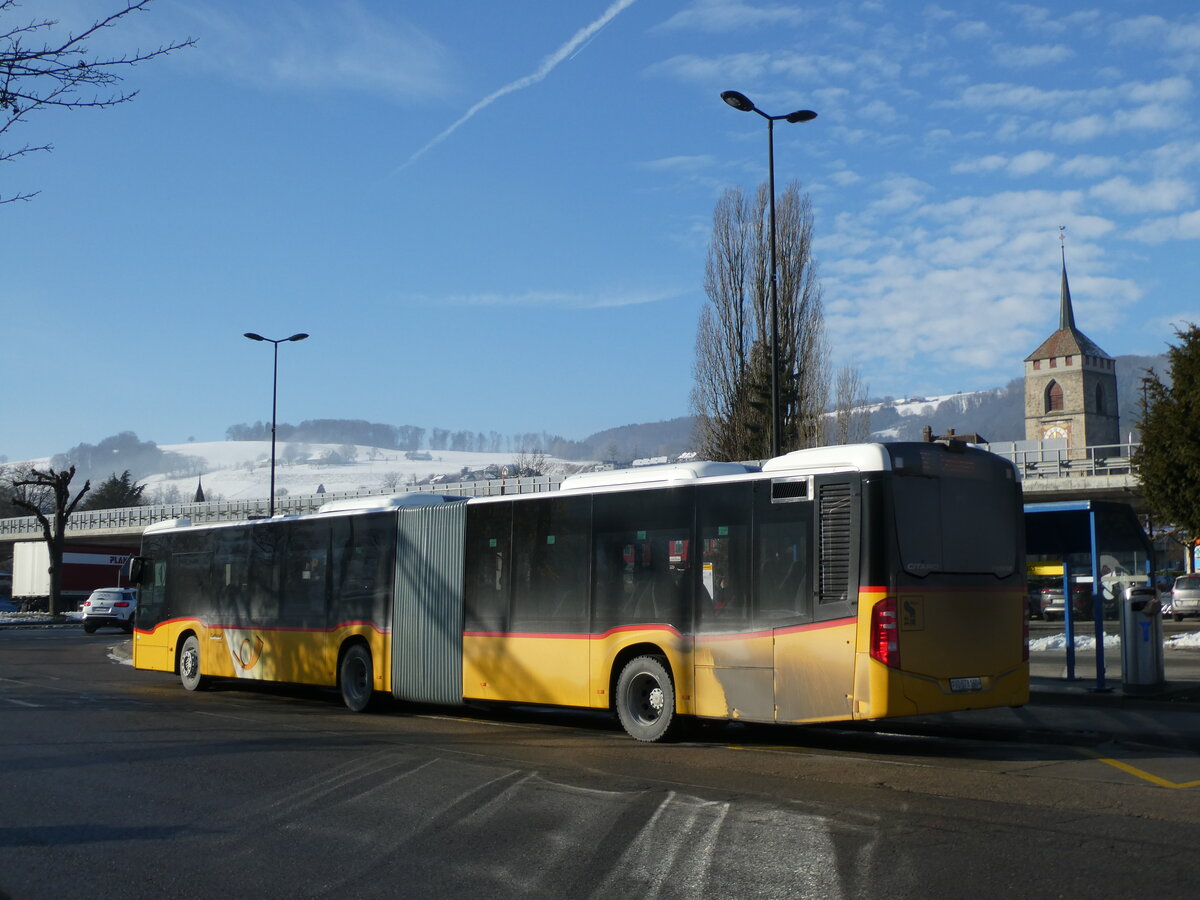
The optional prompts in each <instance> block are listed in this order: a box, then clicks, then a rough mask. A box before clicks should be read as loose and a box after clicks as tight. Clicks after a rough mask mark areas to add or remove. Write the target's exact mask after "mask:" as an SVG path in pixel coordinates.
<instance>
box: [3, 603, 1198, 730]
mask: <svg viewBox="0 0 1200 900" xmlns="http://www.w3.org/2000/svg"><path fill="white" fill-rule="evenodd" d="M17 627H20V626H17ZM26 627H29V626H26ZM33 627H37V626H33ZM41 627H59V628H69V627H78V626H72V625H59V626H41ZM105 633H107V632H103V631H102V632H100V633H99V634H100V635H101V636H102V635H104V634H105ZM111 635H112V638H113V643H112V645H111V656H112V657H113V659H114V660H117V661H127V660H129V658H130V654H131V652H132V643H131V641H130V639H129V638H128V637H126V636H125V635H123V634H121V633H119V632H117V631H115V630H114V631H112V632H111ZM1163 659H1164V669H1165V673H1166V678H1165V681H1164V683H1162V684H1160V685H1128V686H1127V685H1125V684H1123V682H1122V681H1121V672H1120V664H1121V652H1120V650H1119V649H1109V650H1106V652H1105V672H1104V678H1103V681H1101V680H1100V679H1098V678H1097V674H1096V667H1095V653H1094V652H1080V651H1077V652H1076V654H1075V666H1074V675H1075V677H1074V678H1068V677H1066V676H1067V674H1068V670H1067V667H1066V653H1065V651H1064V650H1053V651H1043V652H1035V653H1031V654H1030V672H1031V675H1030V700H1029V703H1028V704H1026V705H1025V706H1022V707H1019V708H1001V709H981V710H969V711H966V712H961V713H948V714H939V715H934V716H916V717H911V718H905V719H894V720H889V722H890V723H894V724H895V725H896V726H897V727H902V728H904V729H905V730H909V731H919V732H927V733H943V732H947V733H948V732H953V733H954V734H955V735H956V736H958V737H966V738H975V739H980V740H1014V739H1021V740H1036V741H1044V742H1050V743H1058V742H1071V743H1079V742H1081V741H1082V742H1084V743H1088V742H1092V743H1095V744H1096V745H1100V744H1103V743H1105V742H1109V741H1119V742H1125V743H1129V742H1134V743H1137V742H1144V743H1148V744H1153V745H1155V746H1159V747H1163V746H1169V747H1175V748H1176V749H1179V750H1182V751H1186V752H1191V753H1200V649H1194V650H1193V649H1182V650H1180V649H1172V650H1168V651H1165V652H1164V654H1163ZM877 724H879V723H877Z"/></svg>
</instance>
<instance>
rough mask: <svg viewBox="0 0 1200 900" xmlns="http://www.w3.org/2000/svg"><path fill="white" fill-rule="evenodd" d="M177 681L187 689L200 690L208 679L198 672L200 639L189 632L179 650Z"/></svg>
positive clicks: (206, 684) (206, 683) (206, 685)
mask: <svg viewBox="0 0 1200 900" xmlns="http://www.w3.org/2000/svg"><path fill="white" fill-rule="evenodd" d="M179 681H180V683H181V684H183V686H184V688H185V689H186V690H189V691H202V690H204V689H205V688H206V687H208V679H207V678H205V677H204V676H203V675H201V674H200V639H199V638H197V637H196V636H195V635H194V634H189V635H188V636H187V640H185V641H184V642H183V649H182V650H180V651H179Z"/></svg>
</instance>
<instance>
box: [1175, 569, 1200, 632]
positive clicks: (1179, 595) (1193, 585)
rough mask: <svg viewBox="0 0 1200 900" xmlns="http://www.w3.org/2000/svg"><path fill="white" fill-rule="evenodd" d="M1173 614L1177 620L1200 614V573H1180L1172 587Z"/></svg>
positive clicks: (1180, 620)
mask: <svg viewBox="0 0 1200 900" xmlns="http://www.w3.org/2000/svg"><path fill="white" fill-rule="evenodd" d="M1171 615H1173V616H1174V617H1175V621H1176V622H1182V621H1183V617H1184V616H1200V575H1180V576H1179V577H1178V578H1176V579H1175V587H1173V588H1172V589H1171Z"/></svg>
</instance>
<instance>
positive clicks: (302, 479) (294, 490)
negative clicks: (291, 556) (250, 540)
mask: <svg viewBox="0 0 1200 900" xmlns="http://www.w3.org/2000/svg"><path fill="white" fill-rule="evenodd" d="M161 449H162V450H165V451H167V452H169V453H175V454H180V455H181V456H186V457H188V458H189V465H188V466H187V467H186V470H185V471H180V470H176V471H173V472H169V473H168V472H164V473H158V474H154V475H146V476H142V477H141V478H140V479H139V482H140V483H143V484H145V485H146V491H145V496H146V497H147V498H148V499H150V500H151V501H152V502H154V501H156V500H157V501H163V502H177V501H188V500H191V499H192V498H193V497H194V496H195V494H196V488H197V486H198V485H199V484H203V487H204V494H205V497H206V498H207V499H210V500H211V499H214V498H216V497H220V498H222V499H225V500H250V499H256V498H260V497H266V496H267V494H268V491H269V485H270V478H271V468H270V460H271V442H270V441H213V442H208V443H192V444H169V445H164V446H162V447H161ZM298 450H303V452H302V453H298V452H296V451H298ZM348 450H349V448H347V447H346V446H345V445H337V444H304V445H303V446H302V447H300V446H296V447H291V446H289V445H288V444H287V443H283V442H281V443H279V444H277V445H276V448H275V456H276V464H275V492H276V495H277V496H280V495H282V493H283V492H284V491H286V492H287V494H315V493H317V492H318V490H319V489H320V488H321V487H323V488H324V490H325V492H327V493H331V494H332V493H338V492H340V491H357V490H379V489H383V488H394V489H397V490H403V485H405V484H413V483H416V482H421V481H427V480H430V479H433V478H436V477H439V476H446V477H447V480H449V481H458V480H460V477H461V474H462V473H463V472H464V470H466V471H467V472H481V471H484V470H486V469H487V468H488V467H489V466H494V467H495V468H496V469H502V468H503V467H505V466H512V465H513V464H514V462H516V460H514V457H513V454H511V453H473V452H461V451H453V450H435V451H431V452H429V453H428V454H421V455H422V456H424V455H428V456H429V457H430V458H429V459H410V458H408V457H407V456H406V455H405V453H404V452H403V451H400V450H381V449H379V448H377V447H361V446H356V447H354V448H353V450H352V451H351V452H347V451H348ZM346 457H350V458H349V459H346ZM326 459H341V460H342V461H341V462H328V461H323V460H326ZM583 465H586V464H581V463H578V462H570V463H569V462H565V461H563V460H559V459H549V458H548V459H545V460H544V461H543V465H542V466H541V468H542V472H543V474H567V473H570V472H575V471H578V470H579V469H580V468H581V467H582V466H583Z"/></svg>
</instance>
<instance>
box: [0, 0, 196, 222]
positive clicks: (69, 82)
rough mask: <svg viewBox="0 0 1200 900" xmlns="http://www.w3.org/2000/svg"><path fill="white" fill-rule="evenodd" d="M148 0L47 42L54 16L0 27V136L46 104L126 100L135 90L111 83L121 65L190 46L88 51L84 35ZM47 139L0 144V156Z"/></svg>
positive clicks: (8, 1)
mask: <svg viewBox="0 0 1200 900" xmlns="http://www.w3.org/2000/svg"><path fill="white" fill-rule="evenodd" d="M152 2H153V0H137V2H132V0H126V4H125V6H124V8H122V9H119V10H117V11H116V12H114V13H112V14H110V15H108V16H106V17H104V18H102V19H98V20H96V21H95V22H93V23H92V24H91V25H90V26H89V27H88V28H86V29H84V30H83V31H82V32H80V33H79V34H73V33H68V34H67V36H66V37H65V38H64V39H61V40H56V41H54V42H53V43H50V42H47V40H45V39H43V41H42V43H41V44H36V43H31V41H37V40H38V39H39V38H49V37H51V36H52V34H53V32H54V29H55V28H56V27H57V26H58V24H59V22H58V20H56V19H39V20H34V21H31V22H29V23H27V24H23V25H15V26H11V27H8V28H7V30H5V31H3V32H0V137H3V136H4V135H6V134H7V133H8V131H9V130H10V129H12V128H14V127H15V126H16V125H17V124H18V123H25V122H26V120H27V118H28V116H29V115H30V114H31V113H33V112H36V111H38V110H41V109H45V108H47V107H59V108H61V109H105V108H107V107H110V106H116V105H118V104H121V103H127V102H129V101H130V100H132V99H133V98H134V97H136V96H137V93H138V92H137V91H129V92H122V91H120V90H118V89H117V88H116V85H118V84H119V83H120V82H121V81H122V80H123V79H124V76H123V75H122V74H121V73H122V70H123V69H124V68H126V67H129V66H135V65H137V64H138V63H141V62H146V61H147V60H151V59H155V58H157V57H160V56H165V55H166V54H168V53H171V52H173V51H175V50H180V49H182V48H184V47H190V46H192V45H193V44H194V43H195V41H193V40H192V39H190V38H188V39H187V40H184V41H177V42H174V43H170V44H163V45H161V46H159V47H157V48H155V49H153V50H145V51H143V50H140V49H138V50H135V51H133V52H132V53H127V54H124V55H121V56H108V57H92V56H91V55H90V54H89V51H88V48H87V44H86V41H87V40H88V39H89V38H91V37H94V36H95V35H96V34H97V33H98V32H100V31H102V30H103V29H105V28H112V27H114V26H116V25H117V24H119V23H120V22H121V20H122V19H124V18H125V17H126V16H128V15H130V14H131V13H135V12H144V11H145V9H146V7H147V6H149V5H150V3H152ZM16 8H17V3H16V0H0V17H3V16H6V15H12V14H13V13H14V11H15V9H16ZM51 149H52V146H51V145H50V144H41V145H35V144H26V145H25V146H23V147H19V148H17V149H15V150H5V149H4V148H2V147H0V162H11V161H12V160H14V159H18V158H20V157H22V156H24V155H26V154H28V153H34V152H37V151H41V150H46V151H49V150H51ZM37 193H38V192H36V191H34V192H32V193H29V192H24V193H17V194H12V195H9V196H7V197H6V196H3V195H0V203H12V202H14V201H17V200H29V199H31V198H33V197H34V196H36V194H37Z"/></svg>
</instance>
